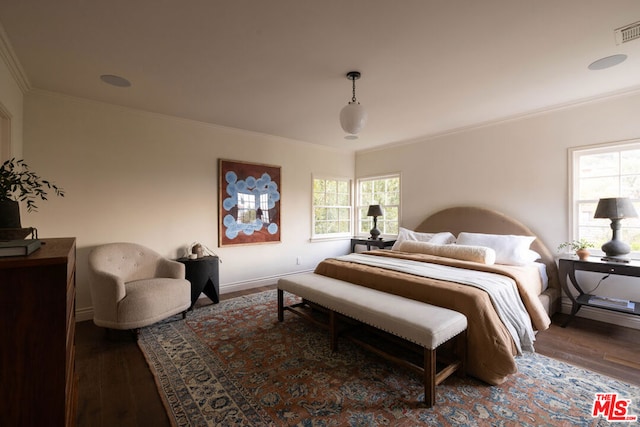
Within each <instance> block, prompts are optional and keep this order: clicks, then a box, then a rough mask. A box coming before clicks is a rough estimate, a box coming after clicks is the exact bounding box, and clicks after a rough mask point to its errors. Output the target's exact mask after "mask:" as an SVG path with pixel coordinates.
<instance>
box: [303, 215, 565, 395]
mask: <svg viewBox="0 0 640 427" xmlns="http://www.w3.org/2000/svg"><path fill="white" fill-rule="evenodd" d="M414 231H415V232H417V233H441V234H445V233H446V232H448V233H451V234H452V235H454V236H458V237H459V238H461V237H462V235H461V234H460V233H463V235H464V234H468V235H469V236H473V233H482V234H486V235H491V236H504V237H505V238H507V237H513V236H533V237H535V240H533V243H531V247H530V249H531V250H533V251H535V252H536V253H537V254H538V255H539V259H538V260H537V263H536V264H535V265H540V264H543V265H544V266H545V267H546V268H545V269H544V270H545V272H546V283H545V284H542V283H541V282H542V281H541V279H540V270H539V269H538V268H537V267H535V266H534V264H533V263H527V264H526V265H504V264H498V263H484V262H478V261H477V260H475V258H473V260H469V259H458V258H455V257H454V258H449V257H448V256H441V255H433V252H431V249H429V250H428V251H426V253H423V252H422V249H420V250H418V251H414V250H413V249H412V245H410V244H408V243H405V244H402V245H400V246H399V247H398V248H395V247H394V249H393V250H375V251H366V252H364V253H362V254H351V255H347V256H346V257H337V258H328V259H326V260H323V261H322V262H320V263H319V264H318V266H317V267H316V269H315V273H316V274H321V275H324V276H328V277H332V278H334V279H339V280H342V281H346V282H350V283H355V284H358V285H362V286H366V287H369V288H372V289H377V290H380V291H384V292H388V293H392V294H396V295H400V296H403V297H407V298H411V299H415V300H419V301H423V302H425V303H428V304H432V305H436V306H441V307H446V308H449V309H452V310H455V311H458V312H461V313H463V314H465V315H466V316H467V319H468V333H467V337H468V338H467V339H468V342H467V348H468V360H467V373H468V374H469V375H472V376H474V377H476V378H478V379H480V380H482V381H485V382H487V383H489V384H493V385H497V384H501V383H502V382H504V381H505V380H506V379H507V378H508V377H509V375H511V374H513V373H515V372H517V365H516V363H515V357H517V356H518V355H519V354H521V353H522V352H523V351H532V350H533V348H532V345H529V344H532V343H533V340H535V337H534V335H535V332H534V331H541V330H544V329H546V328H548V326H549V324H550V323H551V321H550V317H551V315H552V314H553V313H554V312H555V310H556V308H557V305H558V301H559V296H560V291H559V282H558V273H557V267H556V264H555V260H554V258H553V255H552V253H551V252H550V251H549V249H548V248H547V247H546V246H545V245H544V243H543V242H542V241H541V240H540V239H539V238H537V237H536V235H535V233H533V232H532V231H531V230H530V229H529V228H528V227H526V226H525V225H524V224H522V223H520V222H519V221H517V220H514V219H512V218H509V217H507V216H506V215H504V214H501V213H499V212H496V211H494V210H491V209H486V208H479V207H466V206H462V207H453V208H448V209H444V210H442V211H439V212H436V213H434V214H432V215H430V216H429V217H428V218H427V219H425V220H424V221H423V222H422V223H421V224H420V225H419V226H418V227H416V228H415V230H414ZM533 237H531V238H529V239H533ZM413 246H416V247H420V248H422V247H423V246H424V247H429V248H433V247H435V246H434V245H431V246H430V244H429V243H426V244H424V245H423V246H420V245H419V244H415V245H413ZM445 246H447V245H445ZM437 248H444V247H443V246H442V245H437ZM449 248H450V247H449ZM408 249H411V251H410V252H407V251H406V250H408ZM451 249H471V247H466V248H461V247H460V245H458V247H457V248H451ZM476 249H483V248H476ZM484 249H486V248H484ZM483 253H484V254H485V255H486V254H489V255H491V250H488V251H485V252H483ZM438 254H439V252H438ZM406 265H409V267H407V266H406ZM416 269H417V270H416ZM423 269H426V270H428V273H425V274H423V273H422V270H423ZM432 270H433V271H436V272H437V274H435V275H434V274H433V273H432ZM440 270H446V274H452V273H453V274H455V276H454V277H455V278H451V277H449V276H439V275H438V274H440V273H439V271H440ZM458 275H460V278H458ZM481 277H482V279H480V278H481ZM469 278H470V279H469ZM476 278H478V279H477V281H478V282H481V281H483V280H489V285H486V284H485V285H482V286H480V285H479V284H474V283H467V284H465V283H466V282H469V281H471V282H474V281H476ZM494 280H495V281H499V282H500V283H501V285H500V286H503V287H504V289H506V292H507V293H509V292H511V293H512V294H515V298H516V299H517V301H516V302H510V303H507V304H506V306H504V304H503V303H498V302H497V301H498V299H500V298H502V297H497V296H495V295H494V294H493V293H492V292H493V290H491V289H487V286H490V287H491V286H493V281H494ZM514 284H515V285H516V286H515V287H514ZM478 286H479V287H478ZM514 301H515V300H514ZM516 306H517V307H516ZM512 311H513V312H517V315H513V314H512ZM512 318H516V319H515V320H513V319H512ZM513 322H515V323H513ZM528 331H530V332H528Z"/></svg>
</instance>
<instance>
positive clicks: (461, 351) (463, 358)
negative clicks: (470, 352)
mask: <svg viewBox="0 0 640 427" xmlns="http://www.w3.org/2000/svg"><path fill="white" fill-rule="evenodd" d="M456 356H457V358H458V360H460V367H458V370H457V371H456V375H457V376H458V377H459V378H464V377H466V376H467V331H462V332H461V333H460V335H458V336H457V338H456Z"/></svg>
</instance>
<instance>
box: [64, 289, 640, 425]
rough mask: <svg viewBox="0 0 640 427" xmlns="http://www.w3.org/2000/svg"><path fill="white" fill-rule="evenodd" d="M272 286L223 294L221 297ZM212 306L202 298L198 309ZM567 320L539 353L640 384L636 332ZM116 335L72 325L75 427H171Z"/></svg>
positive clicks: (138, 359) (134, 350) (132, 346)
mask: <svg viewBox="0 0 640 427" xmlns="http://www.w3.org/2000/svg"><path fill="white" fill-rule="evenodd" d="M273 288H274V287H273V286H272V287H262V288H256V289H252V290H248V291H243V292H236V293H231V294H225V295H221V297H220V299H222V300H225V299H229V298H234V297H237V296H240V295H244V294H249V293H254V292H261V291H264V290H267V289H273ZM210 303H211V301H209V300H208V299H206V298H201V299H200V300H199V301H198V303H197V305H196V306H197V307H199V306H203V305H207V304H210ZM565 318H566V316H565V315H563V314H557V315H556V316H554V318H553V324H552V325H551V327H550V328H549V329H548V330H547V331H544V332H540V333H539V334H538V336H537V340H536V343H535V346H536V350H537V351H538V353H541V354H544V355H547V356H550V357H553V358H555V359H559V360H563V361H566V362H568V363H571V364H573V365H577V366H582V367H585V368H587V369H590V370H593V371H596V372H600V373H603V374H605V375H609V376H611V377H615V378H619V379H621V380H623V381H626V382H628V383H631V384H635V385H639V386H640V330H636V329H630V328H625V327H621V326H615V325H611V324H607V323H602V322H597V321H593V320H589V319H583V318H579V317H577V318H575V319H574V320H573V321H572V323H570V324H569V326H568V327H566V328H562V327H560V326H559V325H561V324H562V322H563V321H564V319H565ZM114 332H115V333H112V334H111V335H110V337H109V338H107V337H106V334H105V330H104V329H102V328H98V327H96V326H95V325H94V324H93V322H92V321H86V322H80V323H78V324H77V326H76V366H77V371H78V374H79V377H80V384H79V402H78V425H79V426H91V427H112V426H120V427H125V426H153V427H162V426H170V425H171V424H170V423H169V419H168V417H167V415H166V411H165V409H164V407H163V404H162V401H161V400H160V397H159V395H158V391H157V388H156V385H155V381H154V378H153V376H152V375H151V371H149V368H148V366H147V363H146V361H145V359H144V356H143V355H142V353H141V352H140V349H139V348H138V346H137V344H136V343H135V341H134V340H133V338H132V335H131V334H129V333H128V332H120V331H114Z"/></svg>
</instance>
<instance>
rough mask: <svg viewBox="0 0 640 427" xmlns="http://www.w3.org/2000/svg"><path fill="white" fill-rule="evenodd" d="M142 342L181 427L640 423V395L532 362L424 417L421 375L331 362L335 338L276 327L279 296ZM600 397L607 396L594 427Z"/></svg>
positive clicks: (444, 399) (450, 396)
mask: <svg viewBox="0 0 640 427" xmlns="http://www.w3.org/2000/svg"><path fill="white" fill-rule="evenodd" d="M291 298H293V297H291V296H290V297H289V299H290V301H289V302H291V301H292V300H291ZM138 342H139V346H140V348H141V349H142V352H143V353H144V355H145V357H146V359H147V362H148V363H149V366H150V369H151V371H152V373H153V375H154V377H155V379H156V383H157V385H158V390H159V392H160V395H161V397H162V399H163V401H164V404H165V407H166V408H167V412H168V414H169V419H170V420H171V422H172V423H173V424H174V425H176V426H418V425H429V426H516V425H517V426H605V425H609V424H610V423H609V422H608V421H607V419H606V417H605V414H609V412H611V414H613V411H608V410H606V402H607V401H605V399H609V400H608V402H610V401H611V400H610V399H611V398H614V399H616V398H617V400H618V403H619V402H620V401H623V400H625V399H626V400H627V401H628V402H626V403H627V405H626V406H627V407H626V408H625V409H626V412H625V413H626V415H628V416H630V415H640V405H639V404H640V387H636V386H632V385H629V384H625V383H623V382H620V381H617V380H614V379H612V378H609V377H606V376H602V375H599V374H596V373H593V372H590V371H587V370H584V369H581V368H577V367H574V366H571V365H568V364H565V363H562V362H559V361H556V360H554V359H551V358H548V357H545V356H541V355H538V354H532V353H527V354H525V355H523V356H521V357H518V358H517V361H518V373H516V374H514V375H512V376H511V377H509V378H508V380H507V381H505V382H504V383H503V384H501V385H499V386H489V385H487V384H485V383H483V382H481V381H478V380H475V379H474V378H472V377H467V378H458V377H456V376H452V377H450V378H448V379H447V380H446V381H445V382H444V383H442V384H441V385H439V386H437V387H436V404H435V406H434V407H433V408H426V407H425V406H424V386H423V384H422V382H421V379H420V378H419V377H418V375H416V374H415V373H414V372H411V371H408V370H406V369H404V368H402V367H400V366H398V365H395V364H392V363H390V362H387V361H386V360H384V359H382V358H380V357H378V356H376V355H374V354H373V353H370V352H367V351H366V350H364V349H361V348H360V347H358V346H356V345H355V344H352V343H351V342H350V341H348V340H340V341H339V351H338V352H337V353H332V352H331V351H330V350H329V342H328V332H326V331H325V330H323V329H321V328H319V327H317V326H316V325H313V324H311V323H310V322H308V321H306V320H305V319H302V318H300V317H299V316H296V315H295V314H293V313H290V312H285V320H284V322H282V323H280V322H278V320H277V303H276V291H275V290H273V291H266V292H262V293H259V294H253V295H248V296H244V297H240V298H234V299H231V300H226V301H222V302H221V303H220V304H215V305H209V306H205V307H201V308H198V309H196V310H194V311H193V312H190V313H189V315H188V316H187V320H186V321H181V320H175V319H173V320H169V321H165V322H162V323H158V324H156V325H154V326H151V327H148V328H144V329H143V330H142V331H141V333H140V337H139V341H138ZM596 394H602V395H603V396H608V397H602V400H603V401H604V402H605V403H602V402H601V405H600V407H599V408H600V409H599V410H598V416H596V417H594V416H593V415H592V414H593V407H594V400H595V399H596ZM612 408H613V406H612ZM618 414H619V412H618ZM621 424H622V425H625V424H627V425H628V424H633V425H636V422H631V423H621ZM621 424H620V423H616V425H621Z"/></svg>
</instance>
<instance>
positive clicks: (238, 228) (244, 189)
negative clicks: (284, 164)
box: [218, 159, 281, 246]
mask: <svg viewBox="0 0 640 427" xmlns="http://www.w3.org/2000/svg"><path fill="white" fill-rule="evenodd" d="M218 192H219V195H220V197H219V199H220V208H219V212H218V217H219V218H218V219H219V227H218V242H219V246H226V245H238V244H251V243H270V242H279V241H280V198H281V189H280V167H279V166H269V165H263V164H258V163H246V162H238V161H233V160H223V159H220V164H219V186H218Z"/></svg>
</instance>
